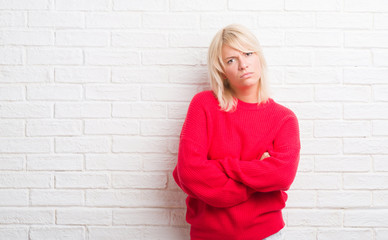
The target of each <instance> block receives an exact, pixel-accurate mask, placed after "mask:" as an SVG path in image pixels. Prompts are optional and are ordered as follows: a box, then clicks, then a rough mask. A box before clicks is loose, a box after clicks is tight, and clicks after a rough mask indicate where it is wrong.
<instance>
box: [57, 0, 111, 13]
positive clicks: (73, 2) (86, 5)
mask: <svg viewBox="0 0 388 240" xmlns="http://www.w3.org/2000/svg"><path fill="white" fill-rule="evenodd" d="M109 8H110V2H109V0H97V1H96V0H70V1H69V0H57V1H56V2H55V9H56V10H74V11H103V10H109Z"/></svg>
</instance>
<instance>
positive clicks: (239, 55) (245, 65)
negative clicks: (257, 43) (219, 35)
mask: <svg viewBox="0 0 388 240" xmlns="http://www.w3.org/2000/svg"><path fill="white" fill-rule="evenodd" d="M222 60H223V62H224V72H225V76H224V77H225V78H226V79H228V82H229V84H230V86H231V87H232V89H233V90H235V91H236V92H241V91H246V90H252V89H255V90H256V89H257V87H258V84H259V79H260V77H261V65H260V59H259V56H258V55H257V53H255V52H241V51H239V50H237V49H234V48H231V47H230V46H228V45H224V46H223V47H222Z"/></svg>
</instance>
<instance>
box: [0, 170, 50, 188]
mask: <svg viewBox="0 0 388 240" xmlns="http://www.w3.org/2000/svg"><path fill="white" fill-rule="evenodd" d="M0 180H1V181H0V187H1V188H50V187H51V186H52V185H53V184H52V177H51V175H50V174H46V173H0Z"/></svg>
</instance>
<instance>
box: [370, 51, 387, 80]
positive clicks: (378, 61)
mask: <svg viewBox="0 0 388 240" xmlns="http://www.w3.org/2000/svg"><path fill="white" fill-rule="evenodd" d="M372 54H373V63H374V65H375V66H385V67H386V66H388V62H387V57H388V51H387V50H386V49H374V50H372ZM384 70H385V69H384ZM380 78H381V76H380ZM384 83H386V82H384Z"/></svg>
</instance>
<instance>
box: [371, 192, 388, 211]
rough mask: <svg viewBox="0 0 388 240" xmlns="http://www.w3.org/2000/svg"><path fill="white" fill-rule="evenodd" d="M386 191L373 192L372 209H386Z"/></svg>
mask: <svg viewBox="0 0 388 240" xmlns="http://www.w3.org/2000/svg"><path fill="white" fill-rule="evenodd" d="M387 203H388V191H375V192H373V206H374V207H385V208H386V207H387V206H388V204H387Z"/></svg>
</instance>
